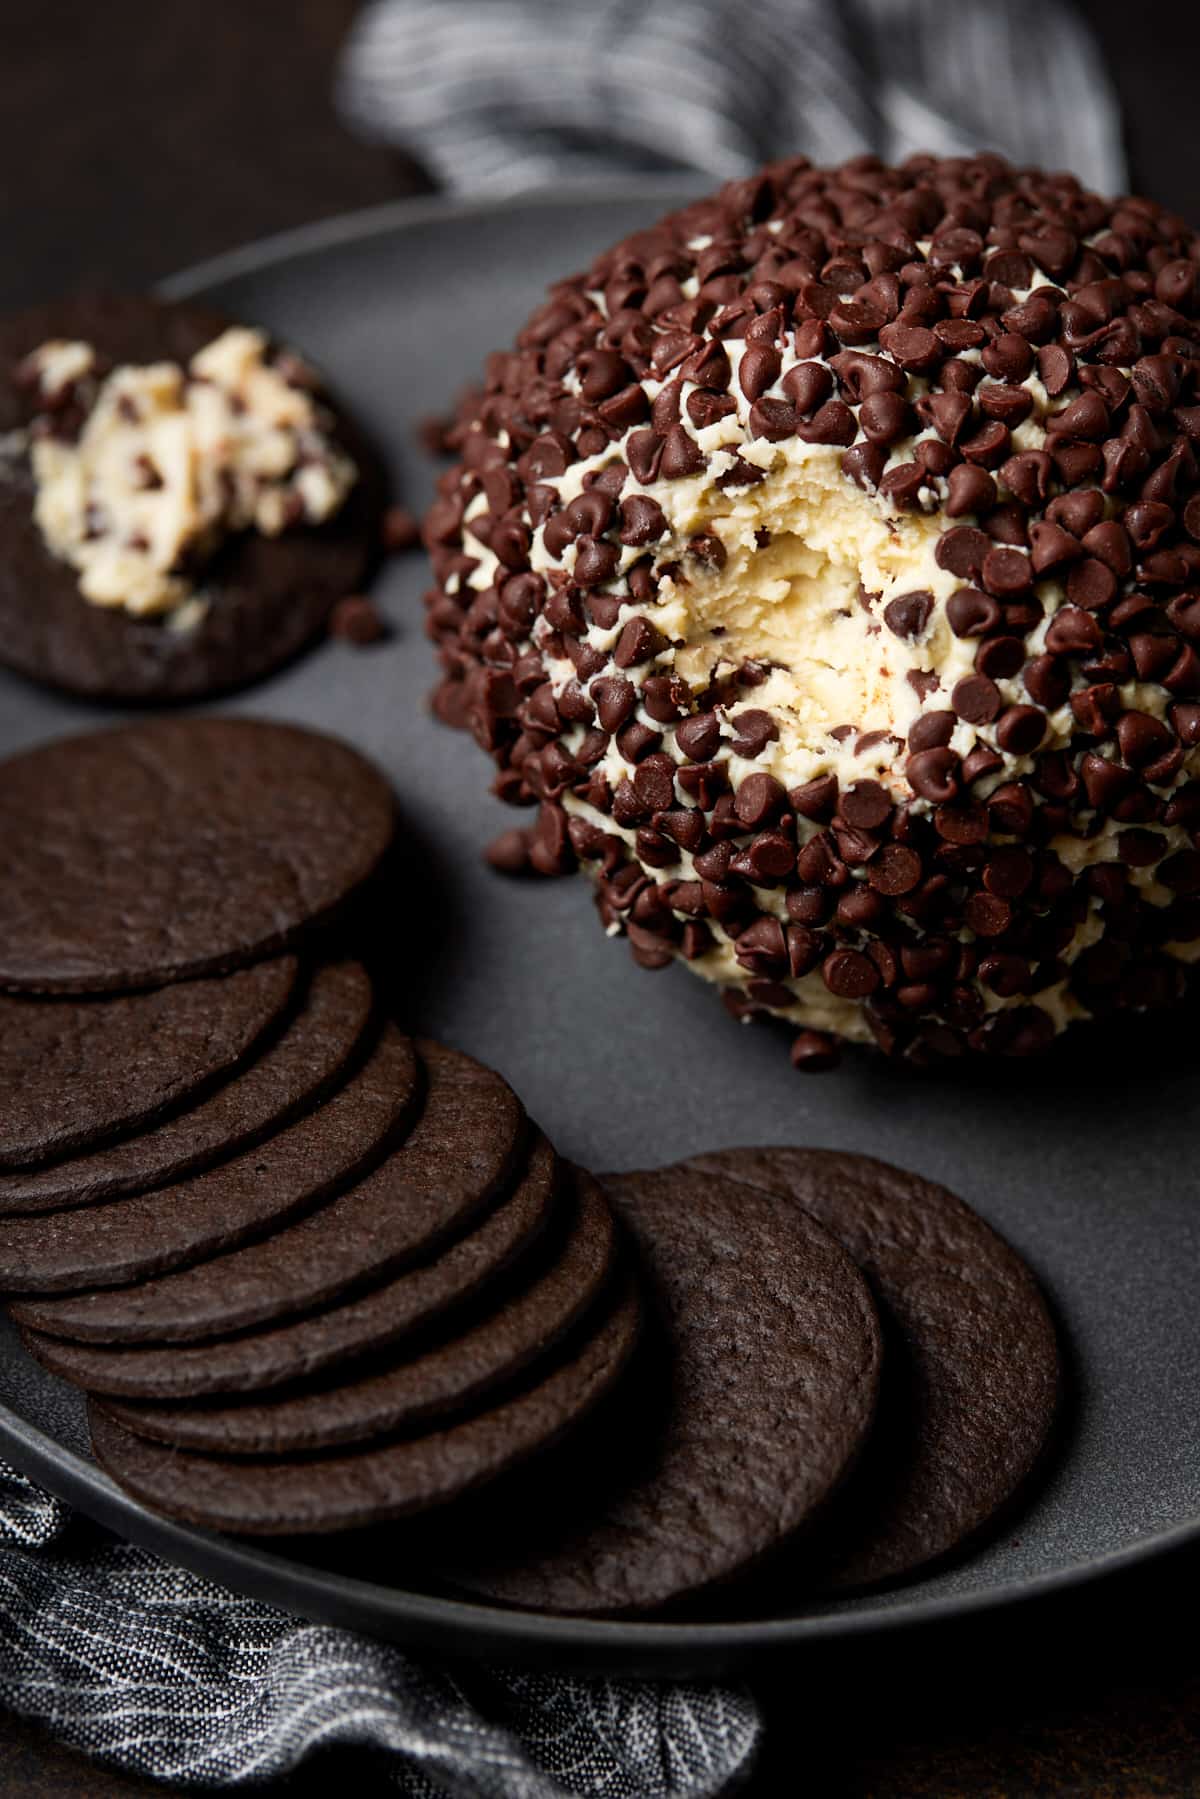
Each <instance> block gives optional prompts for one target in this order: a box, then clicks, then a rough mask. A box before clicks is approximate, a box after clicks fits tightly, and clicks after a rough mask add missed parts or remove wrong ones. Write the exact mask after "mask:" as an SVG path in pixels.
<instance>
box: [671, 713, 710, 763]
mask: <svg viewBox="0 0 1200 1799" xmlns="http://www.w3.org/2000/svg"><path fill="white" fill-rule="evenodd" d="M675 741H676V743H677V744H678V745H679V747H680V749H681V750H682V751H683V753H684V755H685V756H686V757H687V758H688V760H689V761H690V762H708V761H711V759H712V757H713V756H714V755H715V754H716V752H717V750H718V748H719V747H720V742H721V721H720V719H719V718H718V717H717V715H716V713H715V712H697V713H695V714H694V715H693V716H692V717H691V718H685V719H684V720H683V721H682V723H681V724H679V725H677V726H676V728H675Z"/></svg>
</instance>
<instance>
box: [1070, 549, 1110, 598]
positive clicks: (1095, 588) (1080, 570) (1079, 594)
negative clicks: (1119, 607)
mask: <svg viewBox="0 0 1200 1799" xmlns="http://www.w3.org/2000/svg"><path fill="white" fill-rule="evenodd" d="M1116 592H1117V577H1116V576H1115V575H1114V574H1113V572H1112V570H1111V568H1109V567H1108V565H1107V563H1104V562H1101V561H1099V560H1098V559H1097V558H1096V557H1094V556H1088V557H1086V558H1085V559H1084V560H1083V561H1082V562H1077V563H1075V565H1074V566H1073V567H1072V568H1071V570H1070V572H1069V573H1068V575H1067V598H1068V600H1069V601H1070V602H1071V604H1072V605H1073V606H1082V607H1084V608H1085V609H1086V610H1088V611H1090V612H1095V611H1097V610H1098V609H1099V608H1100V607H1101V606H1107V605H1108V603H1109V601H1110V600H1112V599H1114V598H1115V597H1116Z"/></svg>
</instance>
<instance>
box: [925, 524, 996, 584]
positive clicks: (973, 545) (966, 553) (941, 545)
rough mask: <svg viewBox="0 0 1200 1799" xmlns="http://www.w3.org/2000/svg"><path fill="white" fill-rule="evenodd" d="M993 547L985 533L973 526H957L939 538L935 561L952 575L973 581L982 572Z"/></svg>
mask: <svg viewBox="0 0 1200 1799" xmlns="http://www.w3.org/2000/svg"><path fill="white" fill-rule="evenodd" d="M991 547H992V546H991V544H990V543H989V541H988V539H987V537H986V536H985V535H984V533H983V532H982V531H979V530H977V529H976V528H975V527H974V526H973V525H955V526H954V528H953V529H952V530H950V531H944V532H943V533H942V535H941V536H940V537H939V538H938V540H937V546H936V549H935V550H934V560H935V561H936V562H937V565H938V567H939V568H944V569H948V570H949V572H950V573H951V574H952V575H962V576H964V577H968V576H969V577H971V578H972V579H973V578H975V577H977V576H978V575H979V574H980V573H981V572H982V569H983V561H984V557H985V556H986V555H987V553H988V551H989V550H990V549H991Z"/></svg>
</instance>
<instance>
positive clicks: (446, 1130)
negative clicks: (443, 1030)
mask: <svg viewBox="0 0 1200 1799" xmlns="http://www.w3.org/2000/svg"><path fill="white" fill-rule="evenodd" d="M418 1053H419V1056H420V1061H421V1065H422V1068H423V1071H424V1075H425V1080H426V1082H427V1089H426V1093H425V1103H424V1109H423V1111H422V1112H421V1115H420V1117H419V1118H418V1120H417V1122H416V1124H415V1126H414V1127H413V1129H412V1131H411V1133H410V1135H409V1136H408V1138H407V1139H406V1141H404V1142H403V1143H401V1144H399V1145H398V1146H397V1147H396V1148H395V1149H394V1150H393V1151H392V1153H391V1154H390V1155H389V1156H387V1158H386V1159H385V1160H384V1161H382V1162H381V1163H380V1165H379V1166H378V1167H377V1168H375V1169H373V1170H372V1171H371V1173H370V1174H368V1175H367V1176H366V1177H365V1178H364V1179H363V1180H361V1181H359V1182H358V1183H357V1184H355V1185H350V1184H349V1182H346V1183H344V1186H343V1190H342V1191H341V1192H339V1193H338V1194H337V1195H336V1197H335V1198H334V1199H333V1200H332V1201H331V1202H330V1203H329V1204H328V1205H325V1206H322V1207H320V1208H319V1209H318V1210H315V1211H312V1212H310V1213H309V1214H308V1215H307V1216H306V1217H302V1218H299V1219H297V1220H296V1221H295V1222H294V1223H292V1224H290V1225H289V1226H288V1228H286V1229H283V1230H279V1231H276V1232H275V1233H274V1234H272V1235H270V1236H267V1235H262V1240H261V1241H259V1242H254V1243H247V1244H245V1245H243V1246H242V1247H241V1248H231V1249H230V1250H229V1253H227V1254H219V1253H218V1251H219V1247H220V1246H219V1245H217V1246H216V1247H215V1248H214V1249H213V1250H210V1251H209V1252H208V1253H209V1256H210V1257H211V1259H206V1260H205V1261H204V1262H202V1263H200V1265H199V1266H196V1267H186V1268H179V1269H178V1270H177V1271H176V1272H174V1273H169V1274H162V1275H161V1276H159V1278H157V1279H147V1280H143V1281H141V1282H139V1283H138V1284H137V1285H131V1286H123V1287H119V1288H117V1287H114V1288H112V1289H111V1290H109V1291H100V1292H95V1293H86V1292H73V1293H70V1294H67V1295H66V1296H64V1297H63V1298H46V1299H39V1300H32V1301H22V1302H20V1303H19V1304H17V1305H14V1307H13V1314H14V1316H15V1317H16V1319H17V1321H18V1323H20V1324H21V1325H22V1326H24V1327H32V1328H33V1329H35V1330H42V1331H48V1332H50V1333H51V1334H52V1335H56V1336H65V1337H70V1338H76V1339H79V1340H82V1341H85V1342H99V1343H130V1342H178V1341H189V1340H194V1339H195V1338H198V1337H208V1336H216V1335H221V1334H224V1333H227V1332H230V1331H237V1330H245V1329H247V1328H249V1327H251V1326H254V1325H258V1324H262V1323H264V1322H268V1321H271V1320H274V1319H277V1318H286V1317H289V1316H293V1315H295V1314H297V1313H300V1312H309V1311H313V1310H315V1309H316V1308H317V1307H320V1306H325V1305H329V1304H330V1303H334V1302H336V1301H337V1300H339V1299H340V1298H342V1297H343V1296H344V1295H345V1294H347V1293H351V1292H353V1291H354V1290H355V1288H358V1287H366V1286H369V1285H370V1284H371V1283H372V1282H373V1281H374V1282H377V1281H379V1280H380V1279H381V1278H382V1277H383V1276H384V1275H386V1274H388V1273H390V1272H391V1271H392V1270H393V1269H395V1268H398V1267H401V1266H403V1265H404V1264H405V1263H411V1262H413V1261H415V1260H416V1259H417V1258H418V1257H422V1256H427V1255H429V1254H430V1253H432V1252H433V1251H435V1250H436V1249H437V1248H438V1247H439V1246H440V1245H441V1244H443V1243H445V1242H446V1241H447V1240H448V1239H449V1238H451V1237H452V1236H453V1235H454V1234H455V1232H457V1231H459V1230H461V1229H462V1228H463V1226H464V1225H465V1224H466V1223H467V1222H468V1221H469V1220H471V1219H472V1218H474V1217H476V1216H477V1215H478V1214H479V1213H481V1212H482V1211H483V1210H484V1209H485V1208H486V1207H487V1205H488V1204H489V1203H490V1202H491V1201H492V1200H493V1199H495V1198H496V1197H498V1196H499V1195H500V1194H501V1193H502V1192H503V1191H504V1188H505V1186H506V1184H507V1183H508V1181H509V1180H510V1178H511V1177H512V1174H513V1172H514V1170H515V1169H516V1168H517V1167H518V1166H519V1161H520V1157H521V1154H522V1151H523V1148H524V1146H525V1141H526V1138H525V1132H526V1119H525V1110H524V1107H523V1106H522V1105H521V1102H520V1100H519V1099H518V1098H517V1096H516V1094H515V1093H514V1092H513V1091H512V1088H511V1087H510V1086H509V1085H508V1083H507V1081H505V1080H504V1079H503V1078H502V1077H501V1076H500V1075H498V1074H497V1073H496V1072H495V1071H494V1070H493V1069H490V1068H485V1067H484V1066H483V1064H482V1063H479V1062H475V1061H473V1060H472V1059H471V1057H469V1056H464V1055H462V1054H461V1053H460V1052H459V1051H457V1050H450V1049H445V1048H443V1047H442V1046H440V1045H437V1044H429V1043H422V1044H420V1045H419V1052H418ZM325 1110H326V1111H328V1108H325ZM314 1116H316V1115H314ZM294 1128H296V1129H297V1130H303V1129H304V1128H305V1125H304V1124H303V1123H302V1124H301V1125H300V1126H297V1127H294ZM312 1128H315V1129H316V1130H317V1133H318V1135H319V1131H320V1127H319V1123H318V1124H317V1125H316V1126H314V1127H312ZM264 1147H269V1145H268V1146H264ZM259 1155H261V1152H255V1153H254V1154H253V1155H252V1156H250V1157H246V1158H242V1165H243V1166H251V1167H252V1166H253V1165H254V1163H255V1162H256V1161H257V1159H258V1156H259ZM220 1173H221V1171H220V1170H219V1169H215V1170H213V1171H212V1174H211V1176H210V1179H211V1180H213V1181H214V1182H215V1181H217V1180H218V1179H219V1177H220ZM557 1179H558V1167H557V1160H556V1157H555V1155H554V1151H553V1150H552V1149H551V1147H550V1145H549V1144H548V1143H546V1142H545V1140H544V1139H539V1140H538V1141H537V1142H536V1143H535V1144H534V1146H533V1150H532V1154H531V1155H530V1158H529V1161H528V1164H527V1166H526V1167H525V1170H524V1174H523V1180H522V1184H523V1185H525V1186H526V1187H528V1188H529V1190H530V1193H531V1194H532V1195H536V1196H538V1203H539V1204H540V1205H541V1206H543V1207H546V1208H548V1207H549V1205H550V1204H551V1202H552V1200H553V1196H554V1192H555V1187H556V1183H557ZM125 1203H127V1204H128V1203H130V1202H125ZM151 1209H152V1208H151ZM108 1210H109V1212H115V1210H116V1208H108ZM280 1216H281V1217H282V1216H283V1214H280ZM36 1222H37V1221H35V1220H30V1221H28V1224H27V1225H26V1226H24V1228H23V1232H22V1241H25V1240H28V1242H29V1244H30V1253H31V1254H36V1253H37V1252H38V1243H39V1241H40V1239H39V1233H38V1231H37V1229H36V1228H35V1226H36ZM264 1222H265V1221H264ZM4 1229H5V1226H4V1224H3V1222H2V1221H0V1253H2V1252H3V1245H4V1241H5V1239H4ZM260 1235H261V1233H260ZM42 1253H43V1254H45V1253H46V1252H45V1251H44V1250H43V1252H42ZM192 1260H196V1258H194V1257H193V1258H192ZM127 1278H130V1277H127ZM60 1284H61V1285H64V1286H65V1285H66V1283H65V1282H63V1283H60ZM84 1284H85V1283H84V1282H81V1281H77V1282H76V1283H75V1285H76V1286H83V1285H84Z"/></svg>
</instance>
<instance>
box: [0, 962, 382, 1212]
mask: <svg viewBox="0 0 1200 1799" xmlns="http://www.w3.org/2000/svg"><path fill="white" fill-rule="evenodd" d="M275 966H276V964H273V963H269V962H267V963H259V964H257V965H256V966H255V967H253V968H248V969H243V970H242V971H241V972H240V973H238V974H232V975H226V976H224V977H223V978H222V979H221V980H204V981H198V982H182V983H177V984H176V985H175V986H173V987H166V988H162V989H160V990H159V991H158V992H155V993H151V994H146V995H136V996H134V997H133V998H130V999H116V1000H86V1001H84V1002H82V1004H81V1003H79V1002H76V1001H74V1000H11V999H0V1018H3V1017H4V1016H5V1014H6V1012H7V1010H8V1008H10V1007H18V1006H20V1007H24V1008H26V1009H27V1010H28V1009H32V1008H33V1007H35V1006H36V1007H38V1008H39V1009H40V1010H42V1011H56V1010H58V1009H60V1008H61V1009H62V1010H64V1011H71V1010H74V1011H83V1010H84V1008H85V1007H91V1008H93V1009H95V1010H96V1011H99V1012H104V1011H116V1010H117V1009H118V1008H120V1007H130V1008H135V1007H137V1006H139V1005H140V1004H141V1003H142V1002H143V1001H144V1000H159V999H164V1000H165V999H169V998H170V997H171V996H173V995H187V994H190V993H191V992H192V991H193V990H194V989H195V988H196V987H201V988H208V989H212V990H213V991H214V997H217V996H218V995H219V994H220V993H221V991H222V990H223V989H225V988H229V987H233V986H235V985H236V984H238V983H242V982H248V981H251V980H253V979H254V978H255V977H259V978H261V976H262V975H263V973H264V972H265V971H267V970H269V969H271V968H273V967H275ZM372 1000H373V996H372V991H371V982H370V979H369V978H368V976H367V974H366V971H365V970H364V969H362V968H360V967H359V966H358V964H357V963H354V962H335V963H330V964H328V965H325V966H323V967H319V968H317V969H315V970H314V971H313V973H312V976H311V978H310V979H309V982H308V985H307V987H306V990H305V992H304V995H303V998H302V999H301V1001H300V1004H299V1007H298V1009H297V1010H296V1011H295V1012H294V1014H293V1015H292V1016H291V1017H290V1018H289V1019H288V1020H287V1021H286V1023H285V1024H284V1026H283V1028H282V1030H281V1031H280V1032H279V1034H278V1035H277V1036H276V1037H274V1038H273V1040H272V1041H271V1042H269V1043H268V1044H267V1045H266V1047H265V1048H263V1049H261V1050H260V1051H259V1052H258V1054H257V1055H256V1056H255V1057H254V1060H253V1061H252V1062H250V1064H249V1065H248V1066H247V1067H244V1068H239V1069H238V1070H237V1071H236V1072H235V1073H234V1074H233V1075H232V1076H231V1077H227V1078H226V1079H225V1080H224V1081H223V1082H222V1084H221V1085H220V1086H219V1087H218V1088H217V1089H216V1090H215V1092H211V1093H209V1094H207V1095H206V1097H205V1098H203V1099H201V1100H200V1101H199V1103H197V1104H193V1105H191V1106H189V1108H188V1110H187V1111H185V1112H177V1113H175V1114H174V1115H173V1116H172V1117H170V1118H167V1119H164V1120H163V1122H162V1123H161V1124H158V1125H155V1126H154V1127H153V1128H152V1129H150V1130H145V1131H142V1132H139V1133H138V1134H137V1135H136V1136H132V1137H123V1138H121V1139H120V1141H119V1142H117V1143H110V1144H105V1145H103V1146H102V1147H101V1148H99V1149H94V1150H91V1151H89V1152H88V1153H86V1154H83V1155H75V1156H71V1157H70V1158H69V1160H67V1161H59V1162H53V1163H50V1164H49V1165H47V1166H45V1167H40V1168H29V1169H19V1170H13V1171H11V1172H7V1173H6V1172H0V1214H4V1213H9V1212H53V1211H56V1210H59V1209H64V1208H67V1207H71V1206H81V1205H87V1204H89V1203H90V1202H91V1201H92V1200H96V1199H115V1198H116V1197H117V1196H118V1195H120V1194H125V1193H144V1192H146V1191H147V1189H149V1188H151V1187H161V1186H163V1185H165V1183H166V1182H167V1181H178V1180H181V1179H182V1178H183V1176H184V1175H187V1174H194V1173H196V1172H197V1171H198V1170H199V1169H201V1168H204V1167H207V1166H208V1165H209V1164H210V1163H212V1162H215V1161H219V1160H220V1159H222V1158H223V1157H225V1156H230V1155H234V1154H236V1153H237V1152H238V1151H239V1150H241V1149H245V1148H246V1147H248V1145H249V1144H251V1143H254V1142H256V1141H257V1140H258V1139H259V1138H260V1137H265V1136H267V1135H269V1134H270V1132H272V1131H274V1130H278V1129H279V1128H280V1126H281V1125H283V1124H286V1123H287V1122H288V1120H289V1119H290V1118H293V1117H295V1116H296V1114H297V1113H299V1112H302V1111H304V1110H306V1109H307V1108H308V1107H309V1106H311V1105H315V1104H316V1103H317V1101H318V1100H320V1099H321V1098H322V1097H323V1096H324V1095H325V1094H326V1093H327V1092H328V1091H329V1089H330V1088H331V1087H332V1086H333V1084H334V1083H335V1082H336V1081H337V1080H338V1078H339V1077H340V1076H341V1075H342V1074H343V1073H344V1071H345V1069H346V1066H347V1064H348V1062H349V1060H350V1058H351V1056H352V1055H353V1053H354V1049H355V1046H356V1045H357V1043H358V1042H359V1040H360V1039H361V1037H362V1035H363V1033H364V1031H365V1030H366V1028H367V1024H368V1022H369V1020H370V1017H371V1008H372ZM152 1041H153V1044H154V1046H155V1047H156V1048H157V1047H158V1046H159V1045H160V1043H161V1038H160V1037H159V1036H155V1037H154V1038H153V1040H152ZM6 1047H7V1039H0V1062H2V1061H3V1057H4V1051H5V1048H6Z"/></svg>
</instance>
